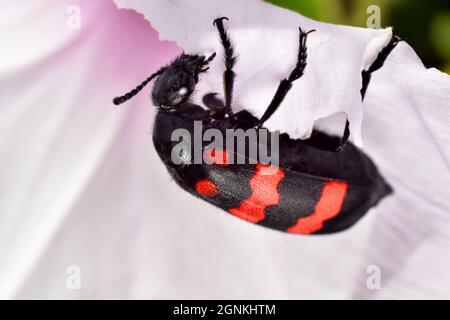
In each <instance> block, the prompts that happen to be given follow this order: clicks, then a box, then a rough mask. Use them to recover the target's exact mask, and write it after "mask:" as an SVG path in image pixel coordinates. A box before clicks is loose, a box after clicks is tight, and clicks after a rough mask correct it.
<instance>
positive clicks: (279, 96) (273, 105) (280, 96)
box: [257, 28, 315, 127]
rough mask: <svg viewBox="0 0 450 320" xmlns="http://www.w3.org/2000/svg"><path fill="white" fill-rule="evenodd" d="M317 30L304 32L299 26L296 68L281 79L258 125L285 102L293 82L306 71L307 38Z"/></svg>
mask: <svg viewBox="0 0 450 320" xmlns="http://www.w3.org/2000/svg"><path fill="white" fill-rule="evenodd" d="M313 31H315V30H310V31H308V32H304V31H303V30H302V29H301V28H299V49H298V56H297V64H296V65H295V68H294V69H293V70H292V72H291V74H290V75H289V77H288V78H287V79H283V80H281V82H280V84H279V86H278V89H277V92H276V93H275V96H274V97H273V98H272V101H271V102H270V104H269V106H268V107H267V109H266V112H264V114H263V116H262V117H261V119H259V121H258V123H257V126H258V127H261V126H262V125H263V124H264V122H266V121H267V120H268V119H269V118H270V117H271V116H272V114H273V113H274V112H275V111H276V110H277V109H278V107H279V106H280V105H281V103H282V102H283V100H284V98H285V97H286V94H287V93H288V92H289V90H290V89H291V88H292V83H293V82H294V81H295V80H297V79H299V78H300V77H301V76H302V75H303V73H304V72H305V67H306V58H307V56H308V55H307V53H306V39H307V37H308V34H309V33H311V32H313Z"/></svg>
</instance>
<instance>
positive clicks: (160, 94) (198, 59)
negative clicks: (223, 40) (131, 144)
mask: <svg viewBox="0 0 450 320" xmlns="http://www.w3.org/2000/svg"><path fill="white" fill-rule="evenodd" d="M215 55H216V54H215V53H213V54H212V55H211V56H210V57H209V58H205V56H199V55H187V54H182V55H181V56H179V57H178V58H177V59H175V60H174V61H173V62H172V63H171V64H170V65H168V66H166V67H163V68H161V69H159V70H158V71H157V72H155V73H154V74H152V75H151V76H150V77H148V78H147V79H146V80H145V81H143V82H142V83H141V84H140V85H139V86H137V87H136V88H135V89H133V90H131V91H130V92H128V93H126V94H125V95H123V96H119V97H116V98H114V100H113V102H114V104H116V105H117V104H121V103H123V102H125V101H127V100H129V99H131V98H132V97H134V96H135V95H136V94H137V93H138V92H139V91H141V90H142V88H143V87H145V86H146V85H147V84H148V83H149V82H150V81H151V80H153V79H154V78H156V77H157V79H156V81H155V85H154V87H153V90H152V94H151V97H152V102H153V104H154V105H155V106H156V107H159V108H163V109H172V108H174V107H176V106H177V105H179V104H182V103H184V102H185V101H186V100H188V99H189V97H190V96H191V95H192V93H193V92H194V89H195V85H196V84H197V82H198V75H199V73H201V72H205V71H206V70H208V67H207V65H208V63H209V62H211V61H212V60H213V59H214V57H215Z"/></svg>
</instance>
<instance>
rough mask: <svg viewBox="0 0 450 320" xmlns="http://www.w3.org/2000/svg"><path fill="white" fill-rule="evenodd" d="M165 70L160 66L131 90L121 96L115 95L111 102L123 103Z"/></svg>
mask: <svg viewBox="0 0 450 320" xmlns="http://www.w3.org/2000/svg"><path fill="white" fill-rule="evenodd" d="M164 70H165V68H161V69H159V70H158V71H156V72H155V73H154V74H152V75H151V76H150V77H148V78H147V79H145V80H144V81H142V83H141V84H140V85H138V86H137V87H136V88H134V89H133V90H131V91H130V92H127V93H126V94H124V95H123V96H119V97H115V98H114V99H113V103H114V104H115V105H119V104H122V103H124V102H125V101H128V100H130V99H131V98H133V97H134V96H135V95H137V94H138V92H139V91H141V90H142V88H144V87H145V86H146V85H147V84H148V83H149V82H150V81H152V80H153V79H154V78H155V77H157V76H159V75H160V74H161V73H163V72H164Z"/></svg>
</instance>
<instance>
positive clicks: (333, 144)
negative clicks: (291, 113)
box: [304, 34, 402, 152]
mask: <svg viewBox="0 0 450 320" xmlns="http://www.w3.org/2000/svg"><path fill="white" fill-rule="evenodd" d="M400 41H402V39H401V38H400V37H398V36H396V35H394V34H392V38H391V40H390V41H389V43H388V44H387V45H386V46H385V47H384V48H383V49H382V50H381V51H380V53H378V56H377V58H376V59H375V61H374V62H373V63H372V64H371V65H370V67H369V68H368V69H367V70H363V71H362V72H361V77H362V87H361V91H360V92H361V100H362V101H364V97H365V95H366V91H367V88H368V86H369V83H370V78H371V76H372V72H375V71H377V70H378V69H380V68H381V67H382V66H383V64H384V62H385V61H386V59H387V57H388V56H389V54H390V53H391V51H392V50H393V49H394V48H395V47H396V46H397V44H398V43H399V42H400ZM349 126H350V123H349V122H348V120H347V121H346V122H345V128H344V133H343V135H342V137H341V138H340V139H339V138H336V137H330V139H324V138H323V137H321V138H320V139H317V138H316V137H314V135H313V136H311V138H309V139H307V140H305V141H304V142H305V143H306V144H308V145H310V146H312V147H314V148H317V149H322V150H326V151H333V152H337V151H341V150H342V148H343V147H344V145H345V144H346V143H347V140H348V138H349V136H350V129H349Z"/></svg>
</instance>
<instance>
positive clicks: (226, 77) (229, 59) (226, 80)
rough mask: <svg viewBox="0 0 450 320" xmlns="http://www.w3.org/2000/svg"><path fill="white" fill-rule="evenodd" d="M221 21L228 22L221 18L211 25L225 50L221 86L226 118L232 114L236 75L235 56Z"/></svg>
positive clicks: (225, 18)
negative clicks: (215, 29) (215, 28)
mask: <svg viewBox="0 0 450 320" xmlns="http://www.w3.org/2000/svg"><path fill="white" fill-rule="evenodd" d="M223 20H228V18H227V17H221V18H217V19H216V20H214V22H213V25H215V26H216V27H217V30H218V31H219V36H220V41H221V42H222V46H223V48H224V50H225V54H224V55H225V72H224V73H223V86H224V95H225V112H226V114H227V115H228V116H230V115H232V114H233V111H232V110H231V101H232V98H233V87H234V78H235V76H236V74H235V73H234V71H233V67H234V64H235V62H236V58H237V57H236V56H235V55H234V48H233V46H232V45H231V42H230V38H229V37H228V34H227V32H226V30H225V28H224V26H223Z"/></svg>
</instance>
